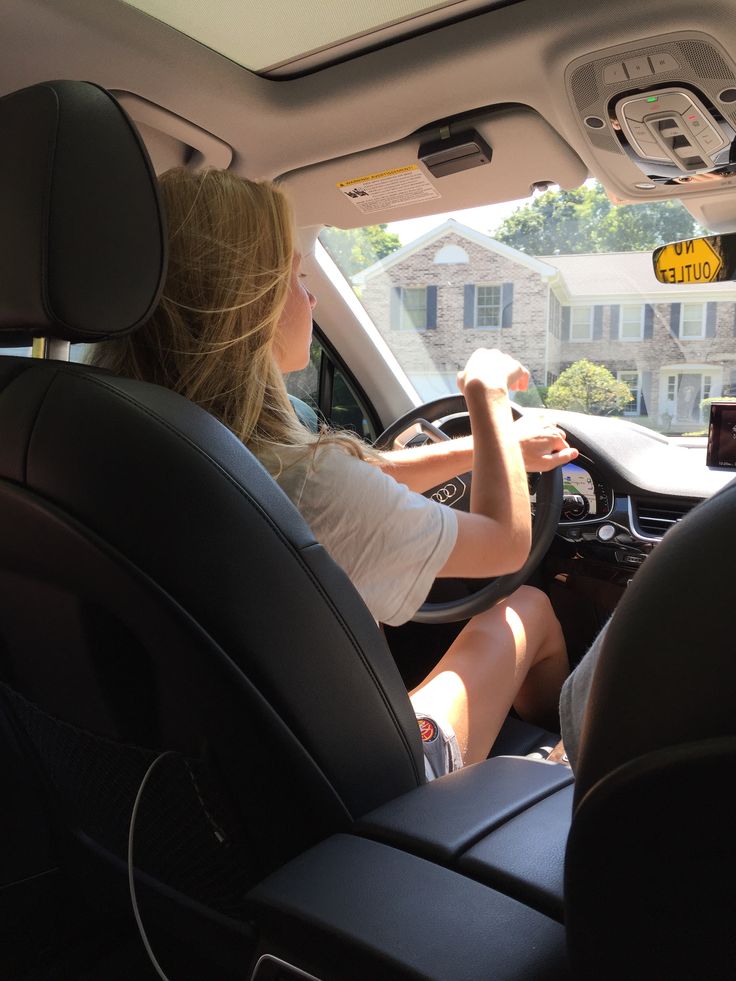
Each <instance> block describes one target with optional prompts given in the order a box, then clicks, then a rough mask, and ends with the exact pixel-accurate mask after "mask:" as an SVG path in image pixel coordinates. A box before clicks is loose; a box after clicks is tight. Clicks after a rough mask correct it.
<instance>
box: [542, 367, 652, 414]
mask: <svg viewBox="0 0 736 981" xmlns="http://www.w3.org/2000/svg"><path fill="white" fill-rule="evenodd" d="M632 399H633V395H632V394H631V390H630V389H629V386H628V385H627V384H626V382H622V381H617V379H616V378H614V377H613V375H612V374H611V372H610V371H609V370H608V368H604V367H603V365H598V364H593V362H592V361H586V360H583V361H576V362H575V364H573V365H571V366H570V367H569V368H566V369H565V370H564V371H563V372H562V374H561V375H560V377H559V378H558V379H557V381H556V382H554V383H553V384H552V385H550V387H549V391H548V392H547V405H548V406H549V407H550V408H552V409H572V410H573V411H574V412H587V413H589V414H590V415H594V416H610V415H615V414H616V413H618V412H621V411H622V410H623V409H624V407H625V406H626V405H628V404H629V402H631V400H632Z"/></svg>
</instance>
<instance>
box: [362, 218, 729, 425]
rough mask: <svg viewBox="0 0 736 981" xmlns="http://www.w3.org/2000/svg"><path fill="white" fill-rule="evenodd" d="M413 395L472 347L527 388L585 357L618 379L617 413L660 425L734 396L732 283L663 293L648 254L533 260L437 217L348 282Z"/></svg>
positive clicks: (450, 378)
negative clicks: (624, 394)
mask: <svg viewBox="0 0 736 981" xmlns="http://www.w3.org/2000/svg"><path fill="white" fill-rule="evenodd" d="M354 282H355V285H356V286H357V287H358V288H359V289H360V292H361V297H362V300H363V303H364V305H365V307H366V309H367V310H368V313H369V314H370V315H371V317H372V318H373V320H374V322H375V323H376V325H377V327H378V329H379V330H380V331H381V333H382V334H383V336H384V337H385V338H386V340H387V341H388V343H389V345H390V347H391V348H392V349H393V350H394V352H395V353H396V355H397V357H398V358H399V361H400V362H401V363H402V365H403V366H404V367H405V369H406V371H407V374H408V375H409V376H410V378H411V379H412V381H413V382H414V384H415V385H416V387H417V390H418V391H419V392H420V394H421V395H422V397H425V398H431V397H433V396H435V395H439V394H442V393H443V392H445V391H447V390H453V389H454V387H455V372H456V371H457V369H458V368H459V367H461V365H462V364H464V363H465V360H466V359H467V357H468V355H469V354H470V353H471V352H472V351H473V350H474V349H475V348H476V347H500V348H502V349H504V350H507V351H509V353H512V354H514V355H515V357H517V358H519V360H520V361H522V362H524V363H525V364H526V365H527V366H528V367H529V368H530V369H531V371H532V376H533V378H534V381H535V382H536V383H537V384H550V383H551V382H552V381H554V380H555V379H556V378H557V377H558V376H559V374H560V372H561V371H563V370H564V369H565V368H567V367H569V365H571V364H573V363H574V362H575V361H579V360H580V359H581V358H588V359H589V360H591V361H595V362H596V363H599V364H604V365H605V366H606V367H607V368H608V369H609V370H610V371H611V372H612V373H613V374H614V375H615V376H616V377H618V378H619V379H621V380H622V381H625V382H626V383H627V384H628V385H629V387H630V389H631V391H632V395H633V396H634V401H633V402H632V403H631V406H630V408H629V409H627V414H628V415H632V416H639V417H642V418H644V419H646V418H651V420H652V422H653V423H655V424H656V425H658V426H660V427H662V428H664V429H667V428H670V427H671V428H672V429H682V428H683V426H688V425H691V424H694V423H698V422H699V421H700V402H701V400H702V399H703V398H708V397H710V396H718V395H721V394H730V393H731V392H732V391H733V392H734V394H736V387H735V386H736V283H714V284H710V285H708V286H694V287H693V286H689V287H688V286H682V287H675V286H672V285H669V286H665V285H664V284H662V283H659V282H658V281H657V280H656V279H655V277H654V274H653V272H652V265H651V255H650V253H648V252H646V253H638V252H624V253H614V254H606V253H601V254H592V255H566V256H540V257H538V258H534V257H532V256H528V255H525V254H524V253H522V252H519V251H518V250H516V249H513V248H511V247H509V246H508V245H504V244H503V243H501V242H496V241H495V240H494V239H492V238H490V237H489V236H487V235H483V234H482V233H481V232H477V231H475V230H474V229H472V228H468V227H467V226H465V225H462V224H460V223H459V222H457V221H455V220H454V219H449V220H448V221H446V222H444V223H443V224H441V225H439V226H438V227H437V228H434V229H432V230H431V231H429V232H427V233H425V234H424V235H422V236H421V237H420V238H418V239H416V240H415V241H414V242H411V243H409V244H407V245H405V246H403V247H402V248H401V249H399V250H398V251H396V252H394V253H392V254H391V255H390V256H387V257H386V258H385V259H382V260H381V261H380V262H377V263H375V264H374V265H372V266H370V267H369V268H368V269H366V270H364V271H363V272H362V273H360V274H359V275H358V276H356V277H355V279H354Z"/></svg>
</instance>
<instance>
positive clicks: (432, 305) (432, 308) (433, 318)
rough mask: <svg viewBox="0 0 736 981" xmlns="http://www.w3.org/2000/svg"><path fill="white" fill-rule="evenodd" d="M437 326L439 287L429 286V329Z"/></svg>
mask: <svg viewBox="0 0 736 981" xmlns="http://www.w3.org/2000/svg"><path fill="white" fill-rule="evenodd" d="M436 326H437V287H436V286H428V287H427V330H434V328H435V327H436Z"/></svg>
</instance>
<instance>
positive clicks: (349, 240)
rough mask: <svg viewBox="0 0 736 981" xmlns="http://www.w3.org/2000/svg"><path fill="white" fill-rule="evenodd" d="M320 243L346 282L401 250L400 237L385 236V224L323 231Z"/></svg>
mask: <svg viewBox="0 0 736 981" xmlns="http://www.w3.org/2000/svg"><path fill="white" fill-rule="evenodd" d="M320 242H322V244H323V245H324V247H325V248H326V249H327V251H328V252H329V253H330V255H331V256H332V258H333V259H334V260H335V262H336V263H337V265H338V266H339V267H340V269H341V270H342V273H343V275H344V276H345V277H346V278H347V279H352V277H353V276H354V275H355V274H356V273H359V272H360V271H361V270H362V269H367V268H368V266H371V265H373V263H374V262H377V261H378V260H379V259H383V258H384V257H385V256H387V255H390V254H391V253H392V252H395V251H396V250H397V249H399V248H401V241H400V239H399V236H398V235H396V234H395V233H394V232H387V231H386V225H385V224H384V225H367V226H366V227H365V228H325V229H324V230H323V231H322V234H321V235H320Z"/></svg>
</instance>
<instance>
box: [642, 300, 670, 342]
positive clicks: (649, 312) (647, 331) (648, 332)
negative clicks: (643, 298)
mask: <svg viewBox="0 0 736 981" xmlns="http://www.w3.org/2000/svg"><path fill="white" fill-rule="evenodd" d="M678 310H679V307H678ZM653 335H654V307H653V306H652V304H651V303H645V304H644V340H645V341H648V340H650V339H651V338H652V337H653Z"/></svg>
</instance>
